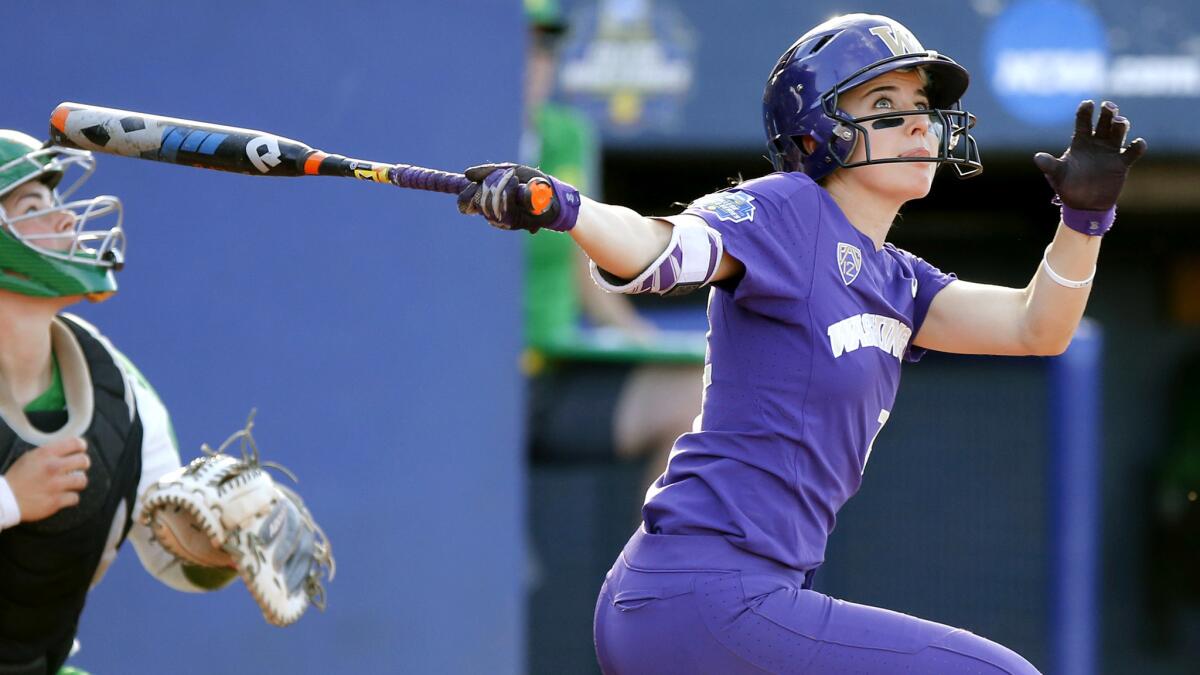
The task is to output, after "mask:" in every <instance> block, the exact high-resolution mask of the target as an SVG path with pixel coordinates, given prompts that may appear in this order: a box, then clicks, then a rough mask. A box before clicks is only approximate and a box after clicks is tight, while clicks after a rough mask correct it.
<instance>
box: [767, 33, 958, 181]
mask: <svg viewBox="0 0 1200 675" xmlns="http://www.w3.org/2000/svg"><path fill="white" fill-rule="evenodd" d="M909 69H920V70H923V71H924V72H925V73H928V74H929V76H930V77H929V80H930V82H929V84H928V86H927V90H928V91H927V95H928V96H929V100H930V109H924V110H922V109H915V110H900V111H893V110H888V111H886V112H883V111H881V112H880V113H879V114H871V115H867V116H863V117H860V118H854V117H852V116H850V115H849V114H847V113H846V112H845V111H843V110H840V109H839V108H838V102H839V99H840V97H841V96H842V95H844V94H845V93H846V92H847V91H849V90H851V89H853V88H855V87H857V86H859V85H861V84H864V83H866V82H868V81H870V80H871V79H873V78H875V77H878V76H880V75H883V74H885V73H889V72H894V71H898V70H909ZM968 79H969V76H968V74H967V72H966V70H964V69H963V68H962V67H961V66H959V65H958V64H957V63H955V62H954V61H953V60H952V59H950V58H949V57H946V56H944V55H941V54H938V53H937V52H934V51H930V50H926V49H925V48H924V47H922V46H921V44H920V42H919V41H918V40H917V39H916V37H915V36H913V35H912V33H911V32H910V31H908V29H907V28H905V27H904V26H902V25H900V24H899V23H897V22H895V21H894V20H892V19H889V18H888V17H884V16H878V15H866V14H851V15H845V16H841V17H836V18H834V19H831V20H829V21H827V22H826V23H824V24H821V25H820V26H817V27H815V28H813V29H812V30H810V31H809V32H808V33H806V34H805V35H803V36H801V37H800V38H799V39H798V40H796V42H795V43H793V44H792V45H791V47H789V48H788V50H787V51H785V52H784V53H783V55H782V56H781V57H780V58H779V61H778V62H777V63H776V65H775V68H774V69H773V70H772V72H771V75H770V77H769V78H768V80H767V86H766V88H765V90H764V92H763V122H764V127H765V130H766V133H767V147H768V150H769V153H770V154H769V159H770V160H771V163H772V164H773V165H774V166H775V169H776V170H777V171H801V172H803V173H805V174H808V175H809V176H810V177H812V178H813V179H814V180H818V181H819V180H822V179H823V178H825V177H826V176H827V175H829V173H830V172H832V171H833V170H835V169H837V168H839V167H846V168H852V167H857V166H864V165H867V164H885V163H899V162H935V163H939V164H952V165H954V167H955V169H956V170H957V172H958V174H959V176H960V177H963V178H966V177H969V176H974V175H977V174H978V173H979V172H980V171H981V170H982V163H981V162H980V158H979V148H978V145H977V144H976V142H975V139H974V138H973V137H971V135H970V129H971V128H972V127H973V126H974V124H975V117H974V115H971V114H970V113H968V112H966V111H964V110H963V109H962V108H961V106H960V103H959V99H961V97H962V94H963V92H965V91H966V89H967V84H968ZM906 116H926V117H928V118H929V121H930V132H931V133H935V134H936V135H937V136H938V141H939V143H938V151H937V155H936V156H933V157H885V158H876V157H874V156H873V153H872V152H871V147H870V136H869V134H868V132H867V127H865V126H863V124H864V123H867V124H872V126H880V123H881V121H883V120H888V121H892V122H893V125H894V124H895V121H897V120H899V121H900V122H901V123H902V121H903V118H904V117H906ZM805 138H809V139H811V140H812V141H813V145H814V147H813V148H812V151H811V152H806V151H805V147H804V139H805ZM859 138H862V139H863V142H864V143H865V147H864V150H865V154H866V159H865V160H863V161H860V162H854V163H850V162H849V158H850V155H851V153H852V152H853V151H854V149H855V147H856V145H857V143H858V139H859Z"/></svg>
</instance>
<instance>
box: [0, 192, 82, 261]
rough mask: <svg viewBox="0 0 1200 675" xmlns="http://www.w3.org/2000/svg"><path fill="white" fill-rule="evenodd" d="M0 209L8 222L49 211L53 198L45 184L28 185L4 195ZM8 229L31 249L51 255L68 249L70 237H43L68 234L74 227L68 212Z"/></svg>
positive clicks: (55, 213)
mask: <svg viewBox="0 0 1200 675" xmlns="http://www.w3.org/2000/svg"><path fill="white" fill-rule="evenodd" d="M0 206H2V207H4V214H5V216H6V217H7V218H8V220H10V221H12V220H16V219H18V218H21V217H23V216H28V215H29V214H32V213H37V212H38V211H45V210H46V209H49V208H52V207H53V206H54V195H53V193H52V192H51V191H50V188H48V187H46V185H45V184H43V183H41V182H39V181H36V180H35V181H30V182H28V183H25V184H24V185H20V186H18V187H17V188H16V189H15V190H13V191H12V192H10V193H9V194H7V195H5V197H4V199H3V200H0ZM12 227H13V228H14V229H15V230H16V231H17V233H18V234H20V235H21V236H23V237H26V238H27V239H28V241H29V243H31V244H33V245H35V246H40V247H41V248H46V249H50V250H53V251H65V250H67V249H69V248H71V237H69V236H60V237H44V235H66V234H69V233H70V232H71V231H72V229H74V227H75V214H73V213H71V212H70V211H69V210H64V211H55V212H52V213H46V214H43V215H40V216H37V217H34V218H28V219H26V220H21V221H20V222H18V223H15V224H14V225H13V226H12ZM39 235H41V236H39ZM43 237H44V238H43Z"/></svg>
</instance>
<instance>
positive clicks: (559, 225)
mask: <svg viewBox="0 0 1200 675" xmlns="http://www.w3.org/2000/svg"><path fill="white" fill-rule="evenodd" d="M547 178H549V179H550V184H551V185H553V186H554V194H555V195H556V196H557V197H558V217H557V218H555V219H554V222H552V223H550V224H549V225H546V226H545V227H546V229H547V230H554V231H555V232H570V231H571V230H572V229H573V228H574V227H575V222H576V221H578V220H579V206H580V202H581V200H580V198H579V190H576V189H575V186H574V185H571V184H570V183H564V182H563V181H561V180H559V179H557V178H555V177H554V176H547Z"/></svg>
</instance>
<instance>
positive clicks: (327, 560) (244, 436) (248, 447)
mask: <svg viewBox="0 0 1200 675" xmlns="http://www.w3.org/2000/svg"><path fill="white" fill-rule="evenodd" d="M257 412H258V409H257V408H252V409H251V410H250V415H249V416H247V418H246V426H245V428H243V429H240V430H238V431H235V432H233V433H232V434H230V435H229V438H226V439H225V442H223V443H221V445H219V446H218V447H217V449H216V450H213V449H212V447H211V446H209V445H208V444H207V443H203V444H201V445H200V450H201V452H203V453H204V455H205V456H206V457H217V456H220V455H225V454H228V453H226V452H225V450H226V449H227V448H229V446H231V445H233V444H234V443H235V442H239V441H240V447H239V449H240V450H241V453H242V462H241V466H240V467H239V468H238V469H237V470H236V471H234V472H232V473H230V475H229V476H228V477H226V478H225V479H223V480H222V482H221V485H222V486H225V485H230V486H234V485H235V484H236V482H237V481H238V480H241V479H243V478H244V477H245V476H247V475H248V474H249V473H251V472H253V471H259V470H262V469H276V470H278V471H279V472H280V473H282V474H283V475H285V476H287V477H288V478H290V479H292V482H293V483H299V482H300V479H299V478H297V477H296V474H294V473H292V472H291V470H289V469H288V468H287V467H285V466H283V465H282V464H279V463H278V462H271V461H263V460H262V457H261V455H260V454H259V451H258V444H257V443H255V442H254V434H253V433H251V432H252V430H253V429H254V415H255V414H256V413H257ZM203 463H204V460H203V458H198V459H196V460H193V461H192V463H191V464H189V465H188V468H187V469H186V470H185V473H192V472H195V471H197V470H199V468H200V467H201V466H202V465H203ZM275 487H276V488H278V489H279V490H280V491H281V492H283V493H284V494H285V495H287V496H288V498H289V499H291V500H292V503H293V504H295V505H296V507H297V509H298V510H299V511H300V517H301V518H303V519H304V522H305V524H307V525H308V526H309V527H311V528H312V530H313V532H315V533H316V536H317V542H316V545H315V548H316V552H315V553H314V554H313V560H315V561H316V563H317V567H315V568H314V569H313V570H312V572H310V573H309V574H308V575H307V576H306V577H305V579H304V592H305V594H307V595H308V601H309V602H311V603H312V604H313V606H314V607H316V608H317V609H319V610H321V611H324V610H325V586H323V585H322V584H321V577H322V576H323V574H322V572H323V571H328V573H329V580H330V581H333V575H334V574H335V573H336V572H337V562H336V561H335V560H334V559H333V547H332V546H331V545H330V543H329V538H328V537H326V536H325V531H324V530H322V529H321V526H320V525H318V524H317V523H316V521H315V520H313V517H312V514H311V513H309V511H308V508H307V507H305V506H304V501H303V500H302V499H300V495H298V494H296V491H295V490H292V489H291V488H289V487H286V486H284V485H281V484H279V483H276V484H275ZM247 543H248V545H249V546H250V548H251V550H252V553H253V554H254V556H255V557H256V558H259V559H262V558H264V557H265V554H263V553H262V552H261V551H260V550H259V549H258V543H259V541H258V537H257V535H254V534H251V535H250V536H249V537H248V538H247ZM227 552H229V553H236V551H235V550H230V551H227Z"/></svg>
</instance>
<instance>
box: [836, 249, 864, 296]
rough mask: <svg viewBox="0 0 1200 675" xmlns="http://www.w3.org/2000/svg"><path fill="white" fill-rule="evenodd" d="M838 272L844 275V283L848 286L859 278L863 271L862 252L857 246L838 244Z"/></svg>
mask: <svg viewBox="0 0 1200 675" xmlns="http://www.w3.org/2000/svg"><path fill="white" fill-rule="evenodd" d="M837 255H838V271H839V272H841V273H842V281H843V282H845V284H846V285H847V286H849V285H850V283H851V282H853V281H854V280H855V279H857V278H858V272H859V271H860V270H861V269H862V251H860V250H858V247H857V246H853V245H851V244H845V243H842V242H840V241H839V242H838V254H837Z"/></svg>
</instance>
